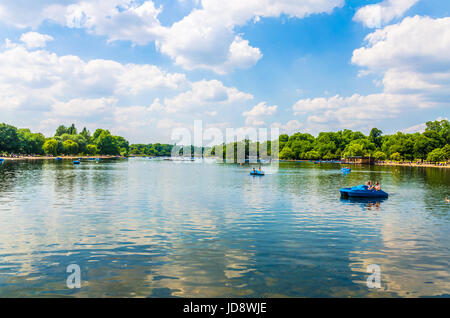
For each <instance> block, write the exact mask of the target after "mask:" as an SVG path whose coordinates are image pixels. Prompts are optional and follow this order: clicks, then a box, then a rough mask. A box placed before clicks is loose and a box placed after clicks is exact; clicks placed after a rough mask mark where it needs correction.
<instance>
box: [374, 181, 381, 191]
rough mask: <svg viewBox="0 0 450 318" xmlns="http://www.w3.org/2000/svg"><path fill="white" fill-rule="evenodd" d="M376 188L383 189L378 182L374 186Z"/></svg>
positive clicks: (377, 189)
mask: <svg viewBox="0 0 450 318" xmlns="http://www.w3.org/2000/svg"><path fill="white" fill-rule="evenodd" d="M373 189H374V190H376V191H381V185H380V184H379V183H378V181H377V182H375V186H374V187H373Z"/></svg>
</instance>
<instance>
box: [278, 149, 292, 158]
mask: <svg viewBox="0 0 450 318" xmlns="http://www.w3.org/2000/svg"><path fill="white" fill-rule="evenodd" d="M280 159H283V160H291V159H295V154H294V152H293V151H292V150H291V148H289V147H284V148H283V150H281V152H280Z"/></svg>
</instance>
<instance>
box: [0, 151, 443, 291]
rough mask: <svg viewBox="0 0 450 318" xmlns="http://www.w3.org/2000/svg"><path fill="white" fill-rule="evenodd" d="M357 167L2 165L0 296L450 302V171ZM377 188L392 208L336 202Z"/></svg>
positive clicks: (133, 161)
mask: <svg viewBox="0 0 450 318" xmlns="http://www.w3.org/2000/svg"><path fill="white" fill-rule="evenodd" d="M352 168H353V171H352V172H351V173H350V174H349V175H343V174H341V172H340V166H339V165H333V164H321V165H315V164H312V163H309V162H302V163H281V164H280V167H279V169H278V170H276V169H272V168H270V167H269V166H268V167H265V170H266V175H265V176H264V177H251V176H249V170H250V166H248V165H247V166H244V167H241V166H239V165H226V164H216V163H214V162H213V161H209V160H207V161H198V162H179V163H176V162H169V161H161V160H150V159H138V158H135V159H129V160H112V161H104V162H101V163H99V164H96V163H95V162H87V161H84V162H82V164H81V165H79V166H74V165H73V164H72V162H71V161H63V162H61V163H58V162H54V161H52V160H49V161H45V160H43V161H35V162H14V163H13V162H7V163H5V164H4V165H3V166H2V167H0V297H14V296H27V297H60V296H63V297H64V296H75V297H114V296H117V297H399V296H400V297H417V296H444V297H449V296H450V269H449V260H450V251H449V247H450V204H448V203H446V202H445V197H446V196H449V197H450V171H449V170H445V169H423V168H406V167H379V166H376V167H369V166H360V167H356V166H355V167H352ZM369 179H371V180H373V181H380V182H381V184H382V186H383V190H385V191H386V192H388V193H389V194H390V197H389V199H387V200H385V201H381V202H376V201H373V202H364V201H363V202H361V201H356V202H355V201H348V200H341V199H340V195H339V188H340V187H345V186H352V185H358V184H361V183H364V182H365V181H367V180H369ZM70 264H77V265H79V266H80V268H81V288H80V289H69V288H68V287H67V286H66V279H67V277H68V275H69V274H68V273H66V268H67V266H68V265H70ZM371 264H377V265H379V266H380V269H381V289H369V288H368V287H367V284H366V280H367V278H368V277H369V275H370V274H369V273H367V267H368V266H369V265H371Z"/></svg>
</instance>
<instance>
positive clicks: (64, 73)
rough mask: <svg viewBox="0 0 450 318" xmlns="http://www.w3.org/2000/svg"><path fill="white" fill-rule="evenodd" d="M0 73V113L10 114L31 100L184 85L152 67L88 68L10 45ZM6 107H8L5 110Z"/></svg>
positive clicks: (105, 63) (101, 64)
mask: <svg viewBox="0 0 450 318" xmlns="http://www.w3.org/2000/svg"><path fill="white" fill-rule="evenodd" d="M0 69H1V70H2V72H0V87H1V88H2V89H1V93H0V95H1V97H2V102H0V107H9V108H15V107H29V106H30V105H27V103H28V102H30V100H35V101H34V103H38V102H40V101H42V103H46V104H47V105H48V104H51V101H56V100H58V101H67V100H71V99H75V98H80V96H82V98H98V97H105V96H106V97H110V96H116V95H117V96H123V95H126V96H129V95H136V94H139V93H145V92H148V91H156V90H159V89H168V90H175V89H179V88H182V87H184V86H185V85H187V83H188V82H187V80H186V78H185V75H184V74H178V73H168V72H166V71H163V70H161V69H160V68H158V67H156V66H154V65H135V64H121V63H118V62H115V61H112V60H91V61H88V62H86V61H83V60H82V59H80V58H79V57H77V56H72V55H66V56H58V55H56V54H54V53H51V52H49V51H46V50H37V51H29V50H27V49H26V48H25V47H24V46H21V45H12V44H10V45H9V46H8V47H6V49H5V50H3V51H0ZM36 97H37V98H36ZM44 101H45V102H44ZM7 103H8V104H9V106H5V104H7Z"/></svg>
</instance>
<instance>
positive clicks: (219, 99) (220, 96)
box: [164, 80, 253, 113]
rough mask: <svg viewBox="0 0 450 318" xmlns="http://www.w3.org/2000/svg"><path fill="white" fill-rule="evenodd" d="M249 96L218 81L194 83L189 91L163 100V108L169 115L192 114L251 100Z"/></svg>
mask: <svg viewBox="0 0 450 318" xmlns="http://www.w3.org/2000/svg"><path fill="white" fill-rule="evenodd" d="M252 98H253V96H252V95H251V94H247V93H243V92H241V91H239V90H238V89H236V88H234V87H226V86H224V85H223V83H222V82H220V81H218V80H210V81H207V80H202V81H199V82H194V83H192V85H191V89H190V90H188V91H186V92H184V93H181V94H179V95H177V96H175V97H173V98H165V99H164V108H165V109H166V111H167V112H169V113H176V112H193V111H196V110H202V109H207V110H209V111H212V109H214V108H213V107H220V106H223V105H229V104H232V103H236V102H244V101H247V100H250V99H252Z"/></svg>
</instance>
